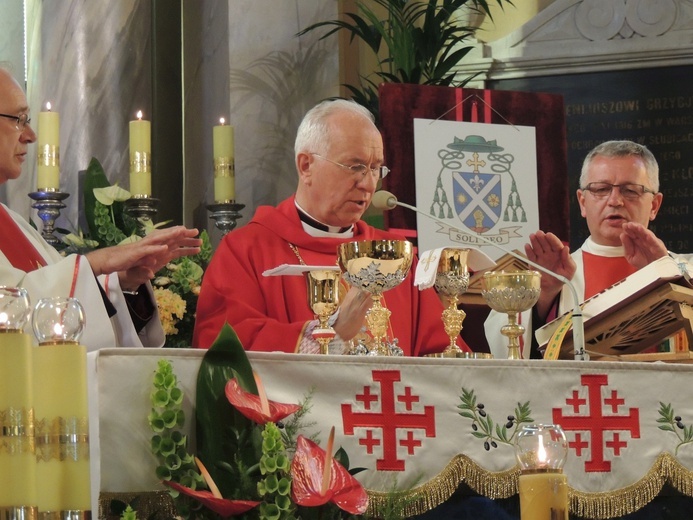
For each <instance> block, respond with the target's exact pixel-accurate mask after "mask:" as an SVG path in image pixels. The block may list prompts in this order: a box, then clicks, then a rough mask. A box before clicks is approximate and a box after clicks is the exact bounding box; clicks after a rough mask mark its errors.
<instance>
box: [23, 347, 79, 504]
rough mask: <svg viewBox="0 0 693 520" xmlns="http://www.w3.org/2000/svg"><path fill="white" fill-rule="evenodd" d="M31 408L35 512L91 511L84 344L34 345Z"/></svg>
mask: <svg viewBox="0 0 693 520" xmlns="http://www.w3.org/2000/svg"><path fill="white" fill-rule="evenodd" d="M67 375H69V377H67ZM34 410H35V416H36V423H35V424H36V428H35V434H36V460H37V463H36V483H37V488H38V489H39V491H40V492H39V493H38V508H39V514H41V513H44V512H48V511H51V512H64V511H89V510H90V509H91V501H90V484H89V422H88V406H87V352H86V348H85V347H84V346H82V345H77V344H72V343H65V344H57V345H40V346H38V347H35V350H34Z"/></svg>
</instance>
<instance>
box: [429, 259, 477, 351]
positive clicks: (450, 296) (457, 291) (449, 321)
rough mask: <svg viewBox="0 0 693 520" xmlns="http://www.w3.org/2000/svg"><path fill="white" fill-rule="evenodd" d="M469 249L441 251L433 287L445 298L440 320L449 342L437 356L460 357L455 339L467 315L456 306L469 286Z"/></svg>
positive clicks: (459, 349)
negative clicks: (445, 301) (445, 306)
mask: <svg viewBox="0 0 693 520" xmlns="http://www.w3.org/2000/svg"><path fill="white" fill-rule="evenodd" d="M467 256H469V249H465V248H453V247H448V248H445V249H443V250H442V251H441V253H440V260H439V261H438V270H437V272H436V280H435V287H436V289H437V290H438V293H439V294H442V295H443V297H444V298H445V299H446V300H447V303H448V306H447V308H446V309H445V310H444V311H443V315H442V320H443V325H444V327H445V333H446V334H447V335H448V337H449V338H450V344H449V345H448V346H447V347H446V348H445V350H444V351H443V352H441V353H440V354H439V355H438V356H439V357H462V355H463V352H462V349H461V348H460V347H458V346H457V343H456V341H455V340H456V339H457V337H458V336H459V335H460V332H461V331H462V322H463V321H464V318H465V317H466V316H467V315H466V314H465V312H464V311H463V310H462V309H458V308H457V303H458V302H459V298H460V296H462V295H463V294H464V293H466V292H467V289H468V288H469V271H468V270H467Z"/></svg>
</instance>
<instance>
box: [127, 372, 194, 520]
mask: <svg viewBox="0 0 693 520" xmlns="http://www.w3.org/2000/svg"><path fill="white" fill-rule="evenodd" d="M153 386H154V389H153V390H152V393H151V395H150V400H151V403H152V409H151V411H150V412H149V417H148V421H149V426H150V427H151V429H152V431H153V432H154V435H153V436H152V438H151V448H152V453H153V454H154V455H155V456H156V457H157V460H158V461H159V465H158V466H157V468H156V476H157V478H158V479H159V480H172V481H174V482H178V483H180V484H183V485H184V486H187V487H190V488H192V489H197V488H200V487H204V479H203V478H202V476H201V475H200V473H199V472H198V471H197V466H196V465H195V460H194V457H193V456H192V455H190V454H189V453H188V451H187V444H188V439H187V437H186V436H185V435H183V434H182V433H181V431H180V428H182V427H183V426H184V424H185V413H184V412H183V409H182V403H183V391H182V390H181V389H180V388H179V387H178V378H177V377H176V375H175V374H174V372H173V367H172V366H171V363H170V362H169V361H167V360H163V359H162V360H159V363H158V366H157V370H156V372H155V373H154V380H153ZM171 495H172V496H173V497H174V499H175V501H176V507H177V508H178V510H179V511H190V509H191V507H192V506H194V505H195V504H193V503H192V502H191V501H190V499H188V498H187V497H184V496H179V495H178V493H177V492H176V491H171ZM186 516H187V515H186ZM130 520H134V519H130Z"/></svg>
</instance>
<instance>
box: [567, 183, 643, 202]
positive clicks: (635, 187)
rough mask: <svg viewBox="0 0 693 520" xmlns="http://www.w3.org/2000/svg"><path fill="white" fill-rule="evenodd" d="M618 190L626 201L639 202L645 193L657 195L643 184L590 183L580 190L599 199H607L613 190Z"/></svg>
mask: <svg viewBox="0 0 693 520" xmlns="http://www.w3.org/2000/svg"><path fill="white" fill-rule="evenodd" d="M614 188H618V191H619V193H621V197H623V198H624V199H626V200H638V199H639V198H640V197H642V196H643V195H644V194H645V193H652V195H654V194H655V192H654V191H652V190H651V189H649V188H646V187H645V186H643V185H642V184H630V183H627V184H609V183H608V182H590V183H589V184H588V185H587V186H585V187H584V188H580V189H581V190H582V191H589V192H590V193H591V194H592V195H593V196H594V197H595V198H597V199H605V198H606V197H608V196H609V195H611V190H613V189H614Z"/></svg>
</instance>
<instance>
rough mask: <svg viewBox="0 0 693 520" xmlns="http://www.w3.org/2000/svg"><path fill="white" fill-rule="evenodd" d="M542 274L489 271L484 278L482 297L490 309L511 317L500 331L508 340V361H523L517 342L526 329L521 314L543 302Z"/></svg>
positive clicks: (536, 272)
mask: <svg viewBox="0 0 693 520" xmlns="http://www.w3.org/2000/svg"><path fill="white" fill-rule="evenodd" d="M540 284H541V274H540V273H539V272H538V271H508V272H506V271H489V272H487V273H484V276H483V278H482V279H481V287H482V291H481V295H482V296H483V297H484V299H485V300H486V303H488V304H489V306H490V307H491V308H492V309H493V310H495V311H498V312H503V313H505V314H507V315H508V324H507V325H503V327H501V329H500V332H501V334H503V336H506V337H507V338H508V359H521V357H522V356H521V354H520V343H519V341H518V340H517V338H518V337H520V336H521V335H522V334H523V333H524V331H525V328H524V327H523V326H522V325H521V324H519V323H518V322H517V314H518V313H519V312H522V311H526V310H529V309H531V308H532V307H533V306H534V304H535V303H537V300H538V299H539V293H540V291H541V289H540Z"/></svg>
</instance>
